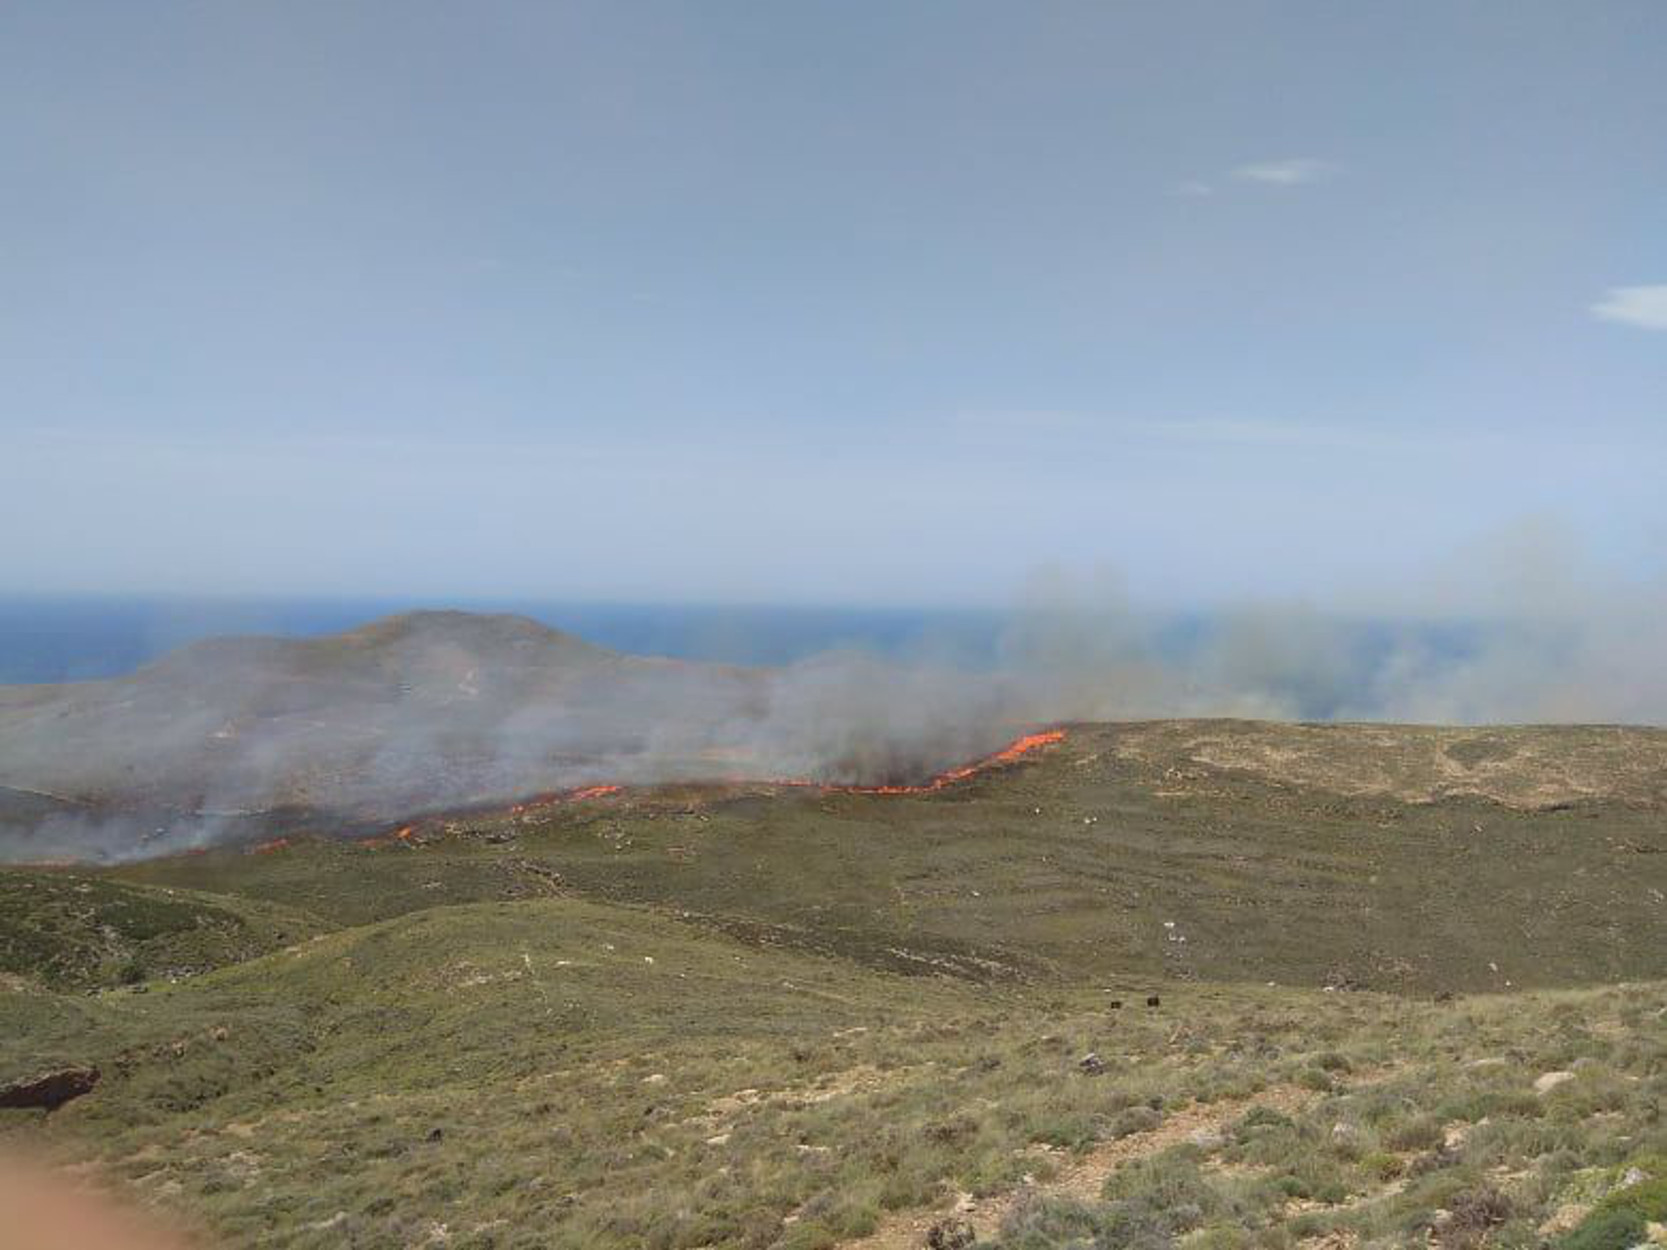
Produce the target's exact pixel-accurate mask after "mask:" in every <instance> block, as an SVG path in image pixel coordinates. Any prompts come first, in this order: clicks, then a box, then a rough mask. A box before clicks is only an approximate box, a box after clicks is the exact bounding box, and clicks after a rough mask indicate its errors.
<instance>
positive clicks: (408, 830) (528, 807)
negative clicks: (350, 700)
mask: <svg viewBox="0 0 1667 1250" xmlns="http://www.w3.org/2000/svg"><path fill="white" fill-rule="evenodd" d="M1064 740H1065V731H1064V730H1063V729H1043V730H1039V731H1038V732H1036V733H1029V734H1025V735H1024V736H1023V737H1020V738H1015V739H1014V740H1013V741H1012V742H1010V743H1008V744H1007V745H1006V746H1004V747H1002V748H1001V750H999V751H996V752H994V753H993V754H990V755H986V756H984V757H983V758H982V759H978V760H974V761H973V762H972V763H970V764H962V765H960V766H959V767H957V768H951V769H949V770H947V771H945V772H941V773H939V774H938V775H937V776H935V777H932V778H930V779H928V780H926V781H923V782H920V783H919V784H918V785H883V786H856V785H838V784H835V783H832V782H826V781H814V780H812V779H810V778H807V777H789V778H780V779H777V780H774V781H769V782H766V783H764V784H767V785H774V786H794V787H799V788H804V789H810V790H824V791H828V792H831V793H838V794H933V793H935V792H937V791H939V790H943V789H946V788H947V787H949V786H952V785H954V784H956V783H957V782H960V781H965V780H967V778H969V777H973V776H976V775H977V774H979V773H981V772H983V771H985V770H986V769H989V768H995V767H997V766H998V765H1001V764H1010V763H1012V762H1013V761H1014V760H1017V759H1019V758H1020V757H1022V756H1025V755H1029V754H1030V753H1031V752H1033V751H1038V750H1041V749H1042V748H1043V747H1049V746H1053V745H1054V744H1055V743H1056V742H1063V741H1064ZM729 784H732V785H745V784H747V779H745V778H734V779H732V780H731V782H730V783H729ZM624 791H625V787H624V786H622V785H594V786H582V787H580V788H579V789H576V790H559V791H555V792H553V793H550V794H539V795H535V796H533V797H532V798H530V799H525V800H523V801H522V802H520V803H516V804H515V805H514V806H512V807H510V808H509V809H508V813H509V815H511V816H520V815H523V814H525V813H527V812H530V811H535V810H537V809H539V808H543V807H552V806H554V805H556V804H558V803H577V802H583V801H585V800H587V799H603V798H608V797H609V796H611V795H615V794H622V793H624ZM416 830H417V826H415V825H406V826H405V827H404V828H402V829H398V830H396V831H395V832H394V833H392V834H390V835H388V836H387V837H385V838H376V839H373V840H371V841H370V842H367V843H366V845H368V846H389V845H393V844H395V843H400V842H404V843H409V842H411V840H412V838H413V836H414V835H415V833H416ZM280 845H287V843H286V842H285V840H284V839H282V838H280V839H278V841H277V842H276V843H267V844H265V845H263V846H259V847H256V848H255V849H256V850H257V851H262V850H268V849H271V850H277V849H278V847H279V846H280Z"/></svg>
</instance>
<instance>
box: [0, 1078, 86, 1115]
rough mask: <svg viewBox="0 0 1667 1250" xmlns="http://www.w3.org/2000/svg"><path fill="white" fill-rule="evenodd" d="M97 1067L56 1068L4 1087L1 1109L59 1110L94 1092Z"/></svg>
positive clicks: (2, 1089)
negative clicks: (72, 1101)
mask: <svg viewBox="0 0 1667 1250" xmlns="http://www.w3.org/2000/svg"><path fill="white" fill-rule="evenodd" d="M98 1077H99V1071H98V1069H97V1068H54V1069H52V1070H51V1071H48V1072H37V1073H35V1074H34V1075H32V1076H28V1077H25V1078H23V1079H22V1080H16V1081H7V1082H5V1083H4V1084H0V1107H43V1108H45V1109H46V1110H47V1111H56V1110H57V1109H58V1108H59V1107H61V1106H63V1105H64V1104H65V1103H66V1102H69V1101H70V1100H71V1099H75V1098H79V1097H81V1096H82V1095H83V1094H88V1093H91V1092H92V1089H93V1086H95V1085H97V1084H98Z"/></svg>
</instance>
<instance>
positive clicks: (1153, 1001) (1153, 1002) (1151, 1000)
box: [1146, 994, 1161, 1007]
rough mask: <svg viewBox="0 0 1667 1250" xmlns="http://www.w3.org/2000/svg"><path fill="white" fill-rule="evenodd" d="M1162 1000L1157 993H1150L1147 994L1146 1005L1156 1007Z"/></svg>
mask: <svg viewBox="0 0 1667 1250" xmlns="http://www.w3.org/2000/svg"><path fill="white" fill-rule="evenodd" d="M1160 1001H1161V1000H1160V999H1159V998H1158V996H1157V995H1156V994H1148V995H1147V996H1146V1005H1147V1006H1148V1007H1156V1006H1158V1005H1159V1003H1160Z"/></svg>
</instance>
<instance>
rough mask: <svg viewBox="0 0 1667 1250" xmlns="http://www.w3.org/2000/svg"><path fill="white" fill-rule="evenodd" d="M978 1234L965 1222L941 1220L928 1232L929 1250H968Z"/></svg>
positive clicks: (927, 1243)
mask: <svg viewBox="0 0 1667 1250" xmlns="http://www.w3.org/2000/svg"><path fill="white" fill-rule="evenodd" d="M977 1240H978V1233H977V1232H976V1231H975V1230H974V1229H973V1226H972V1225H971V1224H969V1223H967V1221H965V1220H961V1219H953V1218H951V1219H947V1220H939V1221H938V1222H937V1223H936V1224H934V1225H932V1227H931V1228H930V1229H928V1230H927V1232H926V1245H927V1250H967V1247H968V1246H970V1245H972V1244H973V1242H975V1241H977Z"/></svg>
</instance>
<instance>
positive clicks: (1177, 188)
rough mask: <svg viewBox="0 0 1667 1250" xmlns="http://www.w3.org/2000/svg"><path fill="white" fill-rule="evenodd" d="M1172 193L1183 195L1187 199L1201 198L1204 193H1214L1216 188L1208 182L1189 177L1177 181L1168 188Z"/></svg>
mask: <svg viewBox="0 0 1667 1250" xmlns="http://www.w3.org/2000/svg"><path fill="white" fill-rule="evenodd" d="M1170 193H1171V194H1172V195H1180V196H1185V197H1187V198H1188V199H1201V198H1203V197H1204V196H1206V195H1214V194H1215V193H1216V189H1215V188H1214V187H1212V186H1211V185H1210V184H1209V183H1207V182H1203V181H1200V180H1199V179H1197V178H1189V179H1187V181H1185V182H1178V183H1176V184H1175V185H1174V186H1173V187H1172V188H1170Z"/></svg>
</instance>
